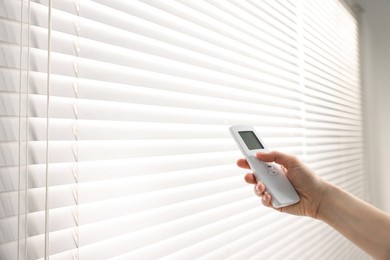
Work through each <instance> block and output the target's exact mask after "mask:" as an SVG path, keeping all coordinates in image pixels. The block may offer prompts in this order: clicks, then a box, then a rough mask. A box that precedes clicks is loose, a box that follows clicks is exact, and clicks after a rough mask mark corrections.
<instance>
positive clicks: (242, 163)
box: [237, 159, 250, 169]
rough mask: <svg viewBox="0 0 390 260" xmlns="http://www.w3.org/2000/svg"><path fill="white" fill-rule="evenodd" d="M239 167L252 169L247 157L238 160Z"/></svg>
mask: <svg viewBox="0 0 390 260" xmlns="http://www.w3.org/2000/svg"><path fill="white" fill-rule="evenodd" d="M237 165H238V167H241V168H244V169H250V167H249V164H248V162H247V161H246V160H245V159H239V160H238V161H237Z"/></svg>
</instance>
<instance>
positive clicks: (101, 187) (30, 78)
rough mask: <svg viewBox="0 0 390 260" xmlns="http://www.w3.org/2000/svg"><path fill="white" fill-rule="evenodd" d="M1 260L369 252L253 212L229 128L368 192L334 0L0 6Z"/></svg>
mask: <svg viewBox="0 0 390 260" xmlns="http://www.w3.org/2000/svg"><path fill="white" fill-rule="evenodd" d="M0 6H1V8H0V23H1V24H0V32H1V33H0V50H1V57H2V58H1V59H0V62H1V64H0V79H1V82H0V96H1V108H0V109H1V110H0V124H1V130H2V131H1V132H0V138H1V139H0V148H1V157H0V161H1V164H0V165H1V166H0V167H1V168H0V169H1V173H0V178H1V182H0V185H1V186H0V191H1V193H0V197H1V206H2V210H1V211H0V228H1V230H2V233H1V236H0V258H1V259H42V258H49V257H50V258H51V259H107V258H114V259H155V258H162V257H166V258H167V259H189V258H202V259H222V258H230V259H247V258H250V257H253V258H255V259H259V258H265V259H366V256H365V255H364V254H363V253H362V252H361V251H360V250H359V249H357V248H356V247H355V246H354V245H352V244H350V242H348V241H347V240H345V239H344V238H342V237H341V236H340V235H338V234H337V233H335V232H334V231H333V230H331V229H330V228H329V227H328V226H326V225H324V224H322V223H319V222H317V221H313V220H310V219H306V218H300V217H294V216H288V215H284V214H280V213H278V212H274V211H272V210H270V209H268V208H265V207H261V206H259V204H260V201H259V199H258V198H256V197H255V196H253V192H252V190H251V188H250V187H248V185H246V184H245V183H244V181H243V176H242V173H245V171H241V170H239V169H238V168H237V167H236V166H235V161H236V159H237V158H239V157H241V155H240V153H239V151H238V149H237V147H236V146H235V143H234V141H233V140H232V138H231V137H230V136H229V134H228V127H229V126H230V125H234V124H250V125H254V126H255V127H256V129H257V131H258V132H259V133H260V134H261V135H262V137H263V139H264V141H265V142H266V143H267V144H268V145H269V146H270V147H272V148H273V149H275V150H281V151H284V152H287V153H291V154H295V155H297V156H298V157H300V158H301V159H303V160H304V161H306V162H307V163H308V164H309V165H310V166H311V167H312V168H313V169H314V170H316V172H317V173H318V174H319V175H321V176H322V177H323V178H325V179H327V180H329V181H331V182H333V183H335V184H337V185H339V186H341V187H343V188H345V189H347V190H348V191H350V192H352V193H353V194H355V195H357V196H360V197H365V186H364V183H363V172H362V169H363V164H362V156H361V155H362V120H361V118H362V115H361V90H360V81H359V76H360V74H359V45H358V37H359V35H358V26H357V22H356V19H355V18H354V17H353V15H351V13H350V12H349V10H348V9H347V8H346V7H345V6H344V5H343V4H342V3H340V2H339V1H337V0H331V1H320V0H317V1H304V0H301V1H271V0H270V1H255V0H247V1H238V0H231V1H228V0H224V1H218V0H209V1H189V0H188V1H184V0H181V1H172V0H169V1H158V0H143V1H136V0H132V1H126V0H121V1H119V0H118V1H110V0H96V1H89V0H73V1H69V0H49V1H47V0H46V1H45V0H34V1H27V0H5V1H1V3H0Z"/></svg>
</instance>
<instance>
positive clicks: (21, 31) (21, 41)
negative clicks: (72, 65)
mask: <svg viewBox="0 0 390 260" xmlns="http://www.w3.org/2000/svg"><path fill="white" fill-rule="evenodd" d="M23 2H24V1H23V0H21V7H20V50H19V51H20V57H19V66H20V67H19V108H18V116H19V118H18V120H19V121H18V124H19V129H18V131H19V132H18V139H19V141H18V150H19V154H18V227H17V233H18V241H17V249H16V250H17V253H16V259H17V260H19V258H20V252H19V251H20V223H21V219H20V215H21V203H20V200H21V190H20V189H21V171H20V168H21V137H22V133H21V123H22V118H21V113H22V62H23V7H24V5H23Z"/></svg>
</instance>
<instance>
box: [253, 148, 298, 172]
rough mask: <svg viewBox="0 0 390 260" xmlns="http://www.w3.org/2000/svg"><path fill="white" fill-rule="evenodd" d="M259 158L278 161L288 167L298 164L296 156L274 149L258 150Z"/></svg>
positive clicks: (266, 160) (265, 160)
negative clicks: (267, 150)
mask: <svg viewBox="0 0 390 260" xmlns="http://www.w3.org/2000/svg"><path fill="white" fill-rule="evenodd" d="M256 157H257V159H259V160H260V161H263V162H276V163H278V164H281V165H283V166H284V167H286V168H287V169H288V168H290V167H292V166H294V165H296V164H298V159H297V158H296V157H295V156H292V155H288V154H285V153H281V152H277V151H272V152H258V153H257V154H256Z"/></svg>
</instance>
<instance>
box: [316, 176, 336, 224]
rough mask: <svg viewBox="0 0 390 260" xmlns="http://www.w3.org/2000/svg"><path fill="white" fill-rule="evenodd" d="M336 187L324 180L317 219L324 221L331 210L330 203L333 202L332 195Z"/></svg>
mask: <svg viewBox="0 0 390 260" xmlns="http://www.w3.org/2000/svg"><path fill="white" fill-rule="evenodd" d="M334 189H337V187H335V186H333V185H332V184H330V183H328V182H325V181H324V182H323V185H322V189H321V190H322V191H321V192H320V198H319V202H318V206H317V211H316V214H315V216H314V218H315V219H319V220H322V221H324V220H325V218H326V213H327V212H329V205H331V204H332V199H333V198H332V197H333V194H334Z"/></svg>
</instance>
